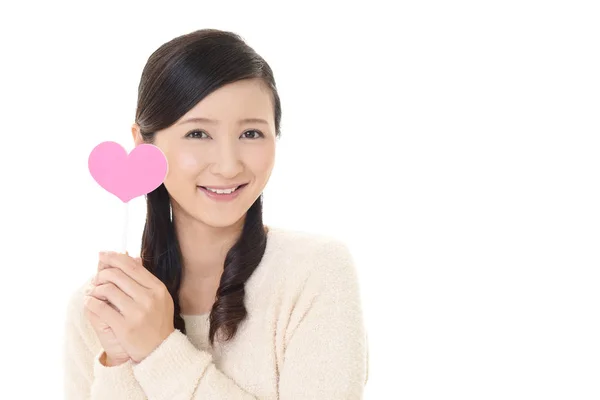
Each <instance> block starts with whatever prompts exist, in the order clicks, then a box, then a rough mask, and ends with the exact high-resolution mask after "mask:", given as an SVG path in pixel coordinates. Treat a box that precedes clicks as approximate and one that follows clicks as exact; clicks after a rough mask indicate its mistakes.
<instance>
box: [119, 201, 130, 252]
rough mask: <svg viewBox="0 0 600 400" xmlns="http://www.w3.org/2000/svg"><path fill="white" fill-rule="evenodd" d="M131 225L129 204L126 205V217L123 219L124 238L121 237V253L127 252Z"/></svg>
mask: <svg viewBox="0 0 600 400" xmlns="http://www.w3.org/2000/svg"><path fill="white" fill-rule="evenodd" d="M128 225H129V202H127V203H125V216H124V217H123V232H122V234H123V236H121V249H120V252H121V253H125V252H127V227H128Z"/></svg>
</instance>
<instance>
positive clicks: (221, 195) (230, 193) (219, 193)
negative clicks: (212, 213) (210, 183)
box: [198, 183, 248, 201]
mask: <svg viewBox="0 0 600 400" xmlns="http://www.w3.org/2000/svg"><path fill="white" fill-rule="evenodd" d="M247 185H248V184H247V183H244V184H243V185H240V186H238V187H237V188H232V189H213V188H209V187H205V186H198V189H200V191H201V192H203V193H204V194H205V195H206V196H207V197H208V198H210V199H213V200H217V201H229V200H233V199H235V198H236V197H238V195H239V194H240V192H241V191H242V190H243V189H244V188H245V187H246V186H247Z"/></svg>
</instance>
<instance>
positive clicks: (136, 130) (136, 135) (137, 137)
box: [131, 123, 144, 146]
mask: <svg viewBox="0 0 600 400" xmlns="http://www.w3.org/2000/svg"><path fill="white" fill-rule="evenodd" d="M131 135H132V136H133V143H134V144H135V146H138V145H140V144H142V143H144V139H143V138H142V134H141V133H140V126H139V125H138V124H136V123H134V124H133V125H132V126H131Z"/></svg>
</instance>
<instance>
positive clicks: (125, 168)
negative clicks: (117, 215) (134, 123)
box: [88, 142, 168, 203]
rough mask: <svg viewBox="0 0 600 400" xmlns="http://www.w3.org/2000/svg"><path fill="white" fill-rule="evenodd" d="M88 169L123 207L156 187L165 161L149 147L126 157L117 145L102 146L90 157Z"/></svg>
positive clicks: (137, 149)
mask: <svg viewBox="0 0 600 400" xmlns="http://www.w3.org/2000/svg"><path fill="white" fill-rule="evenodd" d="M88 168H89V170H90V173H91V174H92V177H93V178H94V180H95V181H96V182H98V184H99V185H100V186H102V187H103V188H104V189H105V190H106V191H108V192H110V193H112V194H114V195H115V196H117V197H118V198H119V199H121V201H123V202H124V203H127V202H128V201H129V200H131V199H133V198H135V197H138V196H143V195H145V194H148V193H150V192H152V191H153V190H154V189H156V188H157V187H159V186H160V185H161V184H162V183H163V181H164V179H165V177H166V176H167V169H168V165H167V159H166V157H165V155H164V154H163V152H162V151H161V150H160V149H159V148H158V147H156V146H154V145H151V144H145V143H144V144H140V145H138V146H136V147H135V148H134V149H133V150H132V151H131V153H130V154H129V155H127V151H125V149H124V148H123V147H122V146H121V145H120V144H118V143H115V142H102V143H100V144H99V145H97V146H96V147H94V150H92V152H91V153H90V156H89V158H88Z"/></svg>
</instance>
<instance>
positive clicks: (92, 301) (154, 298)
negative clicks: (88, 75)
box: [86, 252, 175, 363]
mask: <svg viewBox="0 0 600 400" xmlns="http://www.w3.org/2000/svg"><path fill="white" fill-rule="evenodd" d="M100 262H101V263H102V264H103V268H102V269H101V270H100V271H99V272H98V274H97V275H96V277H95V278H94V282H93V283H94V284H95V285H96V287H95V288H94V289H93V290H92V291H91V293H90V295H89V297H88V298H87V300H86V308H87V309H88V310H89V311H90V312H92V313H93V314H95V315H97V316H98V318H99V320H100V321H101V322H103V323H105V324H106V325H107V326H108V327H109V328H110V329H112V331H113V332H114V335H115V337H116V339H117V340H118V341H119V343H120V344H121V346H122V347H123V349H124V350H125V352H126V353H127V354H128V355H129V357H130V358H131V360H132V361H133V362H135V363H139V362H141V361H142V360H143V359H144V358H146V357H147V356H148V355H149V354H150V353H151V352H152V351H154V349H156V348H157V347H158V346H159V345H160V344H161V343H162V342H163V341H164V340H165V339H166V338H167V337H168V336H169V335H170V334H171V333H172V332H173V331H174V330H175V328H174V326H173V314H174V304H173V299H172V298H171V295H170V293H169V291H168V290H167V288H166V287H165V285H164V284H163V283H162V282H161V281H160V280H159V279H158V278H156V277H155V276H154V275H152V274H151V273H150V271H148V270H147V269H146V268H144V266H143V265H142V263H141V261H140V260H139V259H134V258H132V257H131V256H129V255H128V254H121V253H115V252H108V253H101V254H100ZM99 298H105V299H106V300H107V301H108V302H109V303H110V304H112V305H114V306H115V307H116V310H115V308H113V307H111V306H110V305H109V304H107V303H106V302H104V301H101V300H99ZM107 354H108V352H107Z"/></svg>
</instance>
